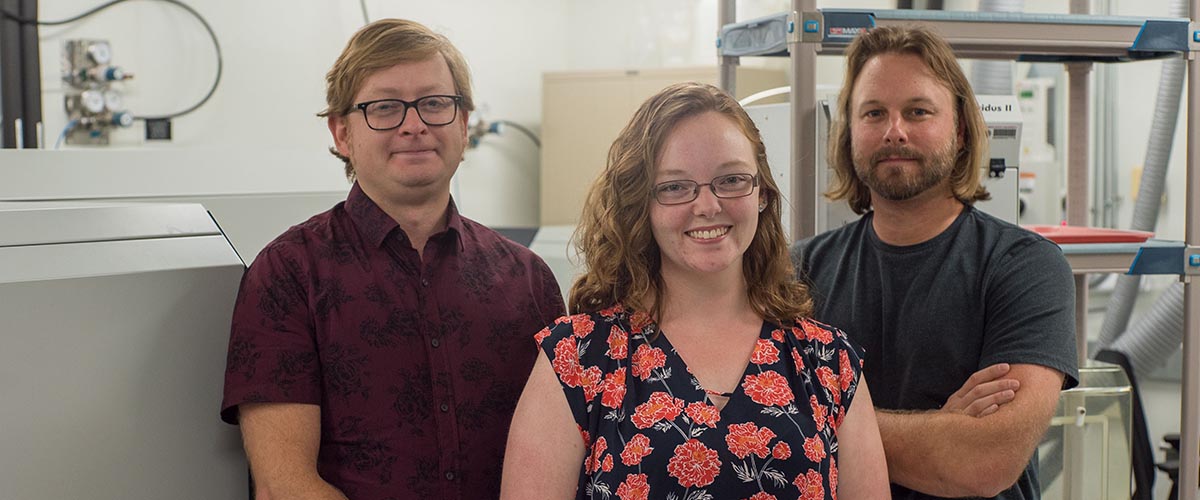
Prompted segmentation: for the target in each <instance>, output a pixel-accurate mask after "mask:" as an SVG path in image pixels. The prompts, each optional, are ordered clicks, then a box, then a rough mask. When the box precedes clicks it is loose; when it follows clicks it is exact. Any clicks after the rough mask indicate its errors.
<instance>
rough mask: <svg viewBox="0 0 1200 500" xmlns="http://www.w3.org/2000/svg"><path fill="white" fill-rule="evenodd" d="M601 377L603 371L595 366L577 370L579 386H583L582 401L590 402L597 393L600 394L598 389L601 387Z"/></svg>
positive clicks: (602, 376)
mask: <svg viewBox="0 0 1200 500" xmlns="http://www.w3.org/2000/svg"><path fill="white" fill-rule="evenodd" d="M603 378H604V373H603V372H601V371H600V368H599V367H596V366H592V367H589V368H588V369H586V370H582V371H580V372H579V386H580V387H583V400H584V402H591V401H592V399H594V398H595V397H596V395H597V394H600V391H601V390H602V389H603V385H602V384H601V382H602V381H603Z"/></svg>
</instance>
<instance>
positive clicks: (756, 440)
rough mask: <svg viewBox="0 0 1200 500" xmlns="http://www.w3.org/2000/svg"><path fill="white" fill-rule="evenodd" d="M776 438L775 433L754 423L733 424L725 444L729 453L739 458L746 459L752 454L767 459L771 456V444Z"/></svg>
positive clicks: (726, 436)
mask: <svg viewBox="0 0 1200 500" xmlns="http://www.w3.org/2000/svg"><path fill="white" fill-rule="evenodd" d="M774 438H775V432H774V431H772V430H771V429H768V428H766V427H763V428H761V429H760V428H759V427H758V426H757V425H754V422H746V423H744V424H731V425H730V426H729V434H726V435H725V444H726V445H728V446H729V452H730V453H733V454H734V455H736V456H737V457H738V458H742V459H744V458H746V457H747V456H749V455H750V454H751V453H753V454H755V455H758V458H767V455H770V454H771V450H770V447H769V444H770V442H771V440H772V439H774Z"/></svg>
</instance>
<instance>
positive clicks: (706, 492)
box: [535, 305, 862, 500]
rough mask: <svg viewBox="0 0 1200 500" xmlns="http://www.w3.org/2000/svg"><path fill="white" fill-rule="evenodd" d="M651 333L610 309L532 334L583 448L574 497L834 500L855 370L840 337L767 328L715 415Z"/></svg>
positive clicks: (799, 325)
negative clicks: (739, 379) (840, 439)
mask: <svg viewBox="0 0 1200 500" xmlns="http://www.w3.org/2000/svg"><path fill="white" fill-rule="evenodd" d="M657 328H658V327H657V325H655V324H654V323H653V322H652V321H651V320H650V317H649V315H648V314H645V313H642V312H630V311H627V310H625V308H624V307H622V306H620V305H617V306H614V307H612V308H609V309H605V310H602V311H600V312H598V313H594V314H578V315H574V316H567V317H563V318H559V319H558V320H557V321H555V324H554V325H553V326H551V327H549V328H546V329H543V330H542V331H541V332H539V333H538V334H537V336H536V337H535V339H536V340H537V342H538V344H539V345H540V346H541V348H542V350H543V351H545V352H546V355H547V356H548V357H549V359H550V362H551V365H552V366H553V367H554V372H555V373H556V374H557V375H558V379H559V381H560V382H561V384H562V387H563V391H565V393H566V396H567V402H568V404H569V405H570V407H571V413H572V414H573V415H574V417H575V422H576V423H577V424H578V425H579V429H580V433H581V436H582V439H583V442H584V445H585V447H586V449H587V450H588V454H587V457H586V458H585V460H584V462H583V464H582V466H581V469H580V475H579V489H578V492H577V493H576V498H580V499H585V498H590V499H606V500H607V499H611V498H614V497H615V498H619V499H620V500H634V499H638V500H645V499H650V498H658V499H672V500H701V499H722V500H723V499H752V500H767V499H775V498H778V499H784V498H787V499H792V498H798V499H803V500H815V499H825V498H834V499H835V498H837V477H838V473H837V449H838V448H837V446H838V444H837V443H838V440H837V429H838V427H839V426H840V425H841V423H842V419H843V418H844V417H845V415H846V410H847V409H848V408H849V407H850V402H851V400H852V399H853V398H854V392H855V390H856V389H857V387H858V378H859V373H860V372H861V370H862V361H861V359H862V358H861V351H860V350H859V348H857V347H855V346H853V345H852V344H850V342H849V341H848V340H847V339H846V335H845V334H844V333H842V332H841V331H839V330H837V329H835V328H832V327H829V326H826V325H823V324H820V323H817V322H815V321H812V320H808V319H802V320H797V321H796V325H795V326H794V327H782V326H779V325H775V324H772V323H770V322H766V321H764V322H763V326H762V331H761V332H760V335H759V339H758V341H757V344H756V346H755V348H754V351H753V354H752V355H751V357H750V363H749V364H748V366H747V367H746V373H745V375H744V376H743V378H742V382H741V384H739V386H738V388H737V389H736V390H735V392H733V393H732V395H731V396H730V398H729V401H728V403H726V405H725V407H724V408H723V409H721V410H719V411H718V409H717V407H716V406H714V405H713V404H712V401H711V400H709V398H708V396H707V395H706V394H705V391H704V389H703V388H702V387H700V384H699V383H698V382H697V381H696V379H695V377H693V376H692V375H691V373H690V372H689V371H688V368H687V366H685V365H684V362H683V359H682V358H680V357H679V355H678V354H677V353H676V352H675V349H674V348H673V347H672V346H671V344H670V342H669V341H668V340H667V337H666V336H665V335H655V332H656V331H657ZM651 338H652V339H653V340H650V339H651Z"/></svg>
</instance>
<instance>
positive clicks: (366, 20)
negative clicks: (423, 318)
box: [358, 0, 371, 25]
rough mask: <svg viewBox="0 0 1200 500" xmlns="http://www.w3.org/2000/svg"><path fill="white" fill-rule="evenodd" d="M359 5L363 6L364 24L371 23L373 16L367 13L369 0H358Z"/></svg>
mask: <svg viewBox="0 0 1200 500" xmlns="http://www.w3.org/2000/svg"><path fill="white" fill-rule="evenodd" d="M358 5H360V6H362V13H363V24H364V25H366V24H371V16H368V15H367V0H358Z"/></svg>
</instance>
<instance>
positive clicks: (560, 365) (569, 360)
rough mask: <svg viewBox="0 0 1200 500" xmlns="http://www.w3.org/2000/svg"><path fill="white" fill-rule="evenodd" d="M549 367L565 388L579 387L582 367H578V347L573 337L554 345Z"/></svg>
mask: <svg viewBox="0 0 1200 500" xmlns="http://www.w3.org/2000/svg"><path fill="white" fill-rule="evenodd" d="M550 366H552V367H554V372H555V373H557V374H558V377H559V378H560V379H562V381H563V383H564V384H566V385H567V387H579V375H580V372H581V371H583V367H581V366H579V346H578V345H577V344H576V343H575V338H574V337H567V338H564V339H562V340H560V341H558V344H555V345H554V361H551V362H550Z"/></svg>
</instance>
